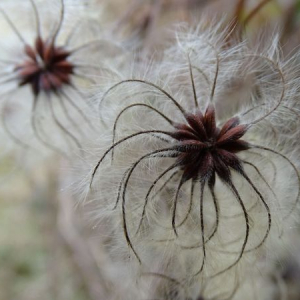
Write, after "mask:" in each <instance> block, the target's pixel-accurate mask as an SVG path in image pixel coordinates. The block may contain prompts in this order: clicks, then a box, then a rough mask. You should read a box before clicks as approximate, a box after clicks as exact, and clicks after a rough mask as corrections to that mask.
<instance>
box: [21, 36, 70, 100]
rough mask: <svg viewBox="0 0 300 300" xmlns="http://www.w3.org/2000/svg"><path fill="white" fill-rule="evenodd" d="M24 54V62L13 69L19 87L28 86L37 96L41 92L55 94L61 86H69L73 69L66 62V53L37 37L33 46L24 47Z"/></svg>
mask: <svg viewBox="0 0 300 300" xmlns="http://www.w3.org/2000/svg"><path fill="white" fill-rule="evenodd" d="M24 52H25V54H26V59H25V61H24V62H23V63H21V64H19V65H17V66H16V68H15V70H16V71H17V73H18V76H19V85H20V86H23V85H30V86H31V88H32V92H33V94H34V95H35V96H38V95H39V94H40V92H41V91H43V92H45V93H49V92H57V91H59V90H60V89H61V88H62V86H63V85H68V84H70V80H71V78H70V75H71V74H72V73H73V69H74V67H73V65H72V64H71V63H70V62H69V61H68V60H67V58H68V57H69V55H70V53H69V52H68V51H66V50H64V49H63V48H62V47H56V46H55V45H54V44H53V42H52V41H50V42H45V41H44V40H43V39H42V38H41V37H37V38H36V41H35V46H34V47H30V46H28V45H26V46H25V48H24Z"/></svg>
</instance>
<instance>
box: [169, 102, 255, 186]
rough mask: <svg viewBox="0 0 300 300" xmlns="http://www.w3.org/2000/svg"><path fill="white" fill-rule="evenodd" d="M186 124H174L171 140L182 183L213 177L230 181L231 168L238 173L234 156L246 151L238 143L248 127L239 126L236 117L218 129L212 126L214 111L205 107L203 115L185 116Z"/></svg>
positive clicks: (245, 143) (197, 113)
mask: <svg viewBox="0 0 300 300" xmlns="http://www.w3.org/2000/svg"><path fill="white" fill-rule="evenodd" d="M186 120H187V123H186V124H184V123H183V124H177V125H176V130H175V132H174V133H173V135H172V136H173V137H174V138H175V139H176V140H177V141H178V142H179V143H178V149H179V151H180V154H179V155H178V156H177V162H178V165H179V166H180V167H181V169H182V170H183V172H184V173H183V178H184V181H187V180H189V179H196V180H201V181H205V182H207V181H210V180H212V179H213V178H214V177H215V174H217V175H218V176H219V177H220V179H221V180H223V181H225V182H229V181H230V176H231V169H234V170H236V171H240V170H241V167H242V166H241V161H240V159H239V158H238V156H237V155H236V153H238V152H240V151H244V150H248V149H249V148H250V146H249V144H248V143H247V142H246V141H244V140H241V137H242V136H243V135H244V134H245V133H246V131H247V129H248V126H247V125H240V121H239V119H238V118H236V117H235V118H231V119H229V120H228V121H227V122H226V123H225V124H224V125H223V126H222V127H221V128H218V127H217V126H216V116H215V109H214V107H213V106H212V105H210V106H208V108H207V110H206V112H205V114H204V115H203V114H202V113H201V111H200V110H198V111H197V112H196V113H195V114H190V115H188V116H186Z"/></svg>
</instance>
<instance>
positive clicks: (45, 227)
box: [0, 0, 300, 300]
mask: <svg viewBox="0 0 300 300" xmlns="http://www.w3.org/2000/svg"><path fill="white" fill-rule="evenodd" d="M44 1H45V2H46V1H52V0H44ZM86 5H87V6H89V5H93V7H97V6H98V7H99V16H100V15H101V16H102V17H103V18H104V19H105V21H106V22H107V24H108V25H107V26H111V30H112V32H118V34H120V35H122V36H123V37H125V38H124V39H125V40H126V39H129V41H130V39H134V40H138V41H140V42H141V47H154V48H155V47H159V45H160V44H161V43H162V42H164V38H163V36H164V35H167V34H168V33H167V30H166V31H164V30H165V29H166V28H170V26H172V24H176V23H178V22H182V21H185V22H190V23H191V24H194V22H195V21H197V20H199V19H200V18H202V16H206V19H207V20H209V18H207V16H212V17H213V18H215V19H216V18H221V17H222V18H226V19H228V23H231V24H233V26H234V27H235V26H236V28H238V26H239V24H243V22H245V20H246V19H247V18H249V16H251V22H250V20H249V23H247V28H246V34H247V36H248V37H249V38H251V39H255V38H256V35H257V33H258V32H259V31H261V30H263V31H268V30H269V31H270V32H272V31H273V32H274V29H275V28H277V29H280V32H281V45H282V47H283V52H284V53H285V54H286V55H288V54H289V53H292V52H294V51H296V50H299V42H300V27H299V25H300V1H299V0H269V1H259V0H251V1H250V0H249V1H247V0H244V1H243V0H242V1H241V0H156V1H150V0H149V1H147V0H139V1H137V0H109V1H103V0H90V1H86ZM16 9H17V8H16ZM100 11H101V13H100ZM103 12H105V13H103ZM93 14H94V16H93V17H94V18H97V17H98V14H97V10H94V11H93ZM251 14H252V15H251ZM208 25H209V24H208ZM0 30H1V28H0ZM132 41H133V40H132ZM16 161H17V162H18V163H17V164H16ZM23 162H24V157H23V156H22V157H17V158H16V157H14V154H13V153H10V154H7V153H6V152H4V151H3V155H2V157H1V162H0V266H1V267H0V300H10V299H13V300H97V299H99V300H100V298H99V295H100V292H99V291H98V290H97V285H98V279H97V276H98V278H99V280H101V275H100V273H101V272H98V271H99V270H101V259H99V256H101V254H99V253H98V252H97V251H98V250H99V249H100V247H99V244H98V242H97V239H98V235H99V233H98V232H96V231H93V229H92V228H90V226H89V225H90V224H89V223H88V222H86V220H85V218H84V217H83V216H82V214H83V213H82V211H81V209H80V207H77V208H76V209H73V208H74V205H73V204H74V203H71V205H70V206H68V207H67V209H69V212H68V213H69V216H68V217H66V219H67V221H66V222H64V221H65V220H63V221H62V220H61V219H60V218H61V216H60V214H61V211H62V210H64V209H65V208H63V207H62V204H61V201H60V199H59V197H60V196H58V195H59V194H60V193H59V192H60V184H59V177H60V176H61V175H60V174H58V171H57V170H58V169H59V167H57V159H56V158H53V159H52V160H51V159H50V160H48V161H46V162H45V161H43V160H41V161H40V162H39V163H36V165H35V166H34V168H28V169H27V168H24V165H23ZM21 166H22V167H21ZM64 201H65V199H64ZM70 201H71V200H70ZM71 202H72V201H71ZM69 204H70V203H69ZM64 211H65V210H64ZM64 217H65V215H63V218H64ZM69 233H70V235H71V236H72V237H73V239H72V238H71V239H70V240H69V239H68V237H67V235H68V234H69ZM73 246H74V247H73ZM77 246H79V249H77V248H76V247H77ZM81 247H83V248H81ZM89 253H93V255H92V256H90V255H89ZM98 255H99V256H98ZM86 256H87V257H86ZM81 259H82V261H83V264H80V263H78V262H79V261H80V260H81ZM84 265H85V266H84ZM89 273H91V274H92V278H93V280H91V276H90V275H91V274H89ZM290 273H291V271H289V270H288V269H286V272H285V274H284V276H285V277H284V278H285V280H286V281H287V282H290V283H291V284H292V285H293V289H292V288H291V291H292V293H293V295H294V296H292V295H291V298H290V299H299V297H300V291H299V287H298V288H297V285H299V281H298V280H296V281H295V280H294V278H295V277H293V276H290ZM94 274H98V275H97V276H94ZM298 279H299V277H298ZM91 281H94V282H91Z"/></svg>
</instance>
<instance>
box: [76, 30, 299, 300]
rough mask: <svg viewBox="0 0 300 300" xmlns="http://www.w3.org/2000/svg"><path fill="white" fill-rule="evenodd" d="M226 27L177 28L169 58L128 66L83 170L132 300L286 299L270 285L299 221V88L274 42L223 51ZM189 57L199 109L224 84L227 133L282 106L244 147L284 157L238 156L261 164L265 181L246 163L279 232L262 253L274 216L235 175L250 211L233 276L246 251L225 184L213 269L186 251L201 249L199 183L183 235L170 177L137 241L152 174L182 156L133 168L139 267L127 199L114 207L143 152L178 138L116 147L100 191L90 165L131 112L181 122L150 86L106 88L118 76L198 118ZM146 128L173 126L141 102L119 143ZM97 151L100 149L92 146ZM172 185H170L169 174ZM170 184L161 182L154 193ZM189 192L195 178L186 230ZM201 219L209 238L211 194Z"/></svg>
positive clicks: (220, 117)
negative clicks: (293, 106)
mask: <svg viewBox="0 0 300 300" xmlns="http://www.w3.org/2000/svg"><path fill="white" fill-rule="evenodd" d="M220 28H221V27H216V28H215V29H214V30H211V29H210V28H206V29H204V30H203V29H202V28H201V26H199V27H198V28H197V29H196V30H194V31H187V30H186V29H184V28H180V29H179V30H178V31H177V39H176V41H175V42H174V44H173V45H171V46H170V47H169V48H168V49H167V50H166V51H165V53H164V55H162V59H161V60H159V61H155V62H154V61H151V63H150V64H148V65H147V66H146V67H145V64H144V63H142V64H140V63H135V64H134V67H132V64H130V63H128V64H126V65H125V66H124V68H123V69H118V76H115V78H111V77H110V78H109V80H108V81H107V85H106V86H105V85H104V86H102V87H101V91H100V93H99V96H98V99H99V110H100V115H101V116H102V118H103V128H102V129H101V135H99V136H100V138H99V139H98V141H97V142H96V143H94V144H96V146H95V147H94V148H91V147H90V146H88V147H87V150H86V152H87V153H89V156H88V157H87V158H86V160H85V161H84V164H83V165H84V168H85V169H89V174H88V175H87V177H86V178H85V179H84V180H83V181H82V185H81V187H80V189H81V192H82V193H83V194H85V200H86V203H89V204H90V205H91V206H92V207H93V209H92V213H93V216H94V217H95V218H96V219H97V220H98V221H99V222H100V224H104V225H102V226H105V227H104V228H105V229H106V230H105V235H107V237H108V238H107V243H108V246H107V247H108V249H109V251H110V252H111V256H112V257H113V259H114V260H115V261H118V262H116V266H119V267H120V265H119V264H121V265H123V266H124V272H125V273H124V274H126V273H127V274H128V276H127V277H128V278H126V286H127V287H128V289H127V290H128V297H126V296H125V297H124V298H122V299H132V298H130V297H132V294H131V293H134V294H135V293H138V294H139V295H140V296H139V298H138V299H150V298H155V299H158V298H159V299H182V300H183V299H193V300H194V299H195V300H196V299H198V298H197V297H199V295H201V296H202V297H203V299H216V300H217V299H249V300H250V299H259V300H267V299H273V298H272V297H273V296H274V293H275V294H276V293H278V286H276V284H274V280H273V278H275V277H276V276H275V275H276V274H274V273H275V271H274V270H275V267H274V266H275V264H276V260H277V258H278V256H279V255H280V253H281V252H282V251H283V249H286V248H288V247H289V243H290V241H289V235H290V232H292V231H293V227H294V225H295V216H298V205H295V203H296V202H297V201H298V196H299V195H298V193H299V181H298V179H299V178H298V176H299V174H298V171H297V170H295V168H296V167H297V165H298V161H297V160H298V158H297V156H296V155H295V149H294V148H293V147H292V145H293V143H292V139H291V137H295V136H297V135H298V132H296V131H295V132H291V128H295V127H293V126H291V124H292V123H293V122H295V119H291V118H290V115H293V113H292V112H291V110H287V109H285V107H284V106H289V103H290V101H292V100H291V99H293V98H294V97H296V96H295V94H293V93H295V91H296V90H297V87H296V86H295V82H293V80H291V78H290V76H287V75H288V74H289V71H290V67H289V64H288V63H284V62H282V61H281V60H280V55H279V51H278V49H277V42H276V38H274V39H273V41H274V40H275V42H273V43H271V44H269V45H268V46H264V47H263V48H262V49H259V50H257V49H253V48H251V47H250V46H248V45H247V43H246V42H244V43H241V44H238V45H237V46H234V47H232V46H226V45H225V44H224V40H225V35H226V31H223V30H221V29H220ZM189 60H190V62H191V65H192V66H193V67H192V72H193V76H194V80H195V88H196V92H197V97H198V103H199V106H200V108H201V110H202V112H204V110H205V109H206V106H207V104H208V102H209V99H210V94H211V90H212V86H213V82H214V80H216V89H215V95H214V97H213V102H214V104H215V107H216V111H217V121H218V122H217V124H218V126H221V124H224V122H225V121H226V120H228V119H229V118H231V117H233V116H239V117H240V119H241V123H242V124H246V123H248V124H249V123H251V122H253V121H255V120H258V119H260V118H262V117H263V116H264V115H266V114H268V112H269V111H271V110H272V109H273V108H274V107H276V106H277V104H278V103H279V101H280V105H279V106H278V107H277V109H276V110H274V111H273V112H272V113H271V114H270V115H268V116H267V117H266V118H265V119H262V120H261V121H260V122H258V123H257V124H255V125H253V127H252V128H250V129H249V131H248V132H247V133H246V135H245V136H244V137H243V139H244V140H246V141H248V142H250V143H253V144H256V145H261V146H264V147H269V148H271V149H272V150H274V151H277V152H280V153H281V154H283V155H284V157H283V156H280V155H278V154H274V153H271V152H267V151H264V150H261V149H254V150H250V151H243V152H241V153H239V154H238V156H239V157H240V158H241V159H243V160H246V161H249V162H251V163H252V164H254V165H255V166H256V167H257V168H258V169H259V170H260V172H261V174H262V176H263V177H264V180H263V179H262V178H261V176H260V175H259V173H258V172H257V171H255V169H254V168H253V167H251V166H249V165H244V167H245V171H246V173H247V175H248V176H249V177H250V178H251V180H252V181H253V183H254V184H255V186H256V187H257V189H258V190H259V191H260V192H261V194H262V195H263V197H264V199H265V201H266V203H267V205H268V207H269V208H270V211H271V215H272V226H271V230H270V233H269V235H268V238H267V239H266V241H265V242H264V243H263V245H261V246H260V247H259V248H258V249H256V246H257V245H259V244H260V242H261V241H262V239H263V237H264V235H265V233H266V230H267V227H268V215H267V212H266V209H265V207H264V205H263V204H262V202H261V200H260V199H259V197H258V196H257V194H256V193H255V192H254V191H253V189H251V187H250V186H249V184H248V183H247V182H246V181H245V180H244V179H242V177H241V176H239V175H238V174H234V172H232V174H233V181H234V184H235V186H236V187H237V189H238V192H239V194H240V195H241V198H242V200H243V202H244V204H245V206H246V209H247V212H248V214H249V219H250V221H249V224H250V233H249V240H248V244H247V247H246V249H245V253H244V254H243V256H242V258H241V260H240V261H239V263H237V264H236V265H234V266H233V267H232V268H230V270H227V271H226V272H223V271H224V270H225V269H226V268H227V267H228V266H230V265H232V264H233V262H234V261H235V260H236V259H237V258H238V256H239V253H240V251H241V247H242V243H243V239H244V235H245V220H244V216H243V213H242V211H241V208H240V206H239V205H238V204H237V201H236V199H235V197H234V196H233V194H232V192H231V191H230V190H229V189H228V188H227V187H225V186H224V184H222V183H221V182H220V181H219V180H217V183H216V186H215V193H216V196H217V199H218V204H219V209H220V224H219V228H218V231H217V234H216V235H215V236H214V237H213V238H212V239H211V240H210V241H209V242H208V243H207V244H206V260H205V265H204V269H203V271H202V272H201V273H200V274H198V275H196V276H195V274H196V273H197V272H198V271H199V269H200V266H201V262H202V259H203V252H202V247H199V246H198V247H196V248H194V249H186V248H187V247H188V246H193V245H197V244H199V243H200V241H201V227H200V219H199V199H200V188H199V183H198V184H196V188H195V192H194V205H193V208H192V211H191V214H190V216H189V217H188V219H187V222H185V223H184V224H183V225H182V226H181V227H180V228H178V237H177V238H176V236H175V235H174V232H173V230H172V226H171V218H172V213H171V211H172V205H173V202H172V201H173V199H174V191H175V189H176V187H177V185H178V180H179V179H178V178H177V180H172V181H170V182H169V183H168V184H167V185H166V188H165V189H164V190H163V191H162V192H161V193H158V194H157V195H156V197H155V198H151V197H150V201H149V205H148V207H147V211H146V218H145V220H144V222H143V226H142V229H141V231H140V232H139V234H138V235H135V231H136V229H137V226H138V224H139V220H140V217H141V212H142V207H143V204H144V199H145V195H146V193H147V191H148V189H149V187H150V186H151V184H152V183H153V181H154V180H155V178H157V176H158V175H159V174H161V172H162V171H163V170H165V169H166V168H167V167H168V166H170V165H171V164H172V163H173V162H174V159H173V158H167V157H163V158H158V157H152V158H149V159H145V160H143V161H142V162H141V164H140V165H139V167H138V168H137V169H136V170H135V171H134V172H133V174H132V177H131V180H130V182H129V184H128V186H127V190H126V206H125V207H126V224H127V229H128V233H129V236H130V239H131V241H132V245H133V247H134V249H135V251H136V252H137V253H138V256H139V257H140V258H141V261H142V264H141V265H140V264H139V263H138V261H137V259H136V257H135V255H134V253H133V251H132V249H130V248H129V247H128V245H127V243H126V240H125V237H124V229H123V227H124V224H123V217H122V203H121V202H122V193H121V198H120V201H119V204H118V206H117V208H116V209H113V207H114V205H115V202H116V198H117V194H118V188H119V183H120V181H121V180H122V178H123V176H124V172H125V171H126V169H127V168H129V167H130V166H131V165H132V163H134V162H135V161H136V160H137V159H139V158H140V157H142V156H143V155H145V154H146V153H149V152H151V151H154V150H156V149H160V148H164V147H168V146H170V142H165V141H163V140H160V139H158V138H157V137H155V136H153V135H146V136H144V137H143V136H141V137H135V138H132V139H129V140H128V141H126V142H124V143H123V144H120V145H119V146H117V147H116V148H115V151H114V159H113V162H112V161H111V153H109V154H108V155H107V157H106V158H105V160H104V161H103V163H102V164H101V165H100V167H99V169H97V172H96V174H95V177H94V179H93V183H92V188H91V189H90V187H89V184H90V182H91V181H90V180H91V174H92V171H93V168H94V167H95V166H96V164H97V162H98V161H99V159H100V158H101V157H102V155H103V153H104V152H105V151H106V150H107V149H109V147H110V146H111V145H112V130H113V126H114V122H115V119H116V117H117V116H118V114H119V113H120V112H121V111H122V110H123V109H124V108H126V107H127V106H128V105H132V104H135V103H143V104H148V105H151V106H153V107H155V108H156V109H158V110H159V111H160V112H162V113H164V114H165V115H167V116H168V117H169V118H170V119H172V120H173V121H175V122H179V123H180V122H182V123H183V122H184V120H183V118H182V116H181V115H180V113H179V112H178V110H177V109H176V107H175V106H174V104H173V103H172V102H171V101H170V99H168V97H166V95H165V94H164V93H163V92H161V91H160V90H159V89H158V88H155V87H153V86H150V85H149V84H144V83H141V82H124V83H122V84H119V85H117V86H116V87H115V88H113V89H112V90H110V91H109V92H107V91H108V90H109V89H110V88H111V87H112V86H114V85H115V84H118V82H120V81H121V80H128V79H138V80H145V81H147V82H151V83H153V84H155V85H157V86H159V87H160V88H161V89H163V90H164V91H166V92H167V93H169V94H170V95H172V96H173V97H174V98H175V99H176V100H177V101H178V102H179V103H180V104H181V105H182V106H183V107H184V108H185V109H186V110H187V111H188V112H191V113H192V112H194V106H193V105H194V104H193V90H192V85H191V79H190V73H189V67H188V61H189ZM217 68H218V77H217V78H216V77H215V75H216V70H217ZM281 95H283V98H282V99H281ZM251 108H254V109H253V110H251ZM249 110H250V111H249ZM247 111H249V113H246V112H247ZM296 128H297V127H296ZM296 128H295V129H296ZM145 130H172V127H171V126H170V125H169V124H168V123H167V122H166V121H165V120H164V119H163V118H162V117H161V116H160V115H159V114H157V113H156V112H154V111H151V110H149V109H148V108H146V107H145V106H137V107H135V108H131V109H128V110H127V111H126V112H125V113H124V114H123V115H122V116H121V117H120V119H119V122H118V126H117V130H116V141H118V140H121V139H122V138H124V137H126V136H129V135H130V134H133V133H136V132H139V131H145ZM287 132H289V136H288V137H287V136H286V134H287ZM88 144H91V141H90V142H89V141H87V145H88ZM285 157H286V158H288V159H289V160H290V162H289V161H288V160H287V159H286V158H285ZM179 174H180V173H179ZM164 178H165V180H166V179H167V178H168V176H165V177H164ZM165 180H163V179H162V180H160V181H159V183H158V184H157V186H156V187H155V188H154V190H153V194H155V193H156V191H158V190H159V188H160V187H161V186H162V185H163V183H164V182H165ZM190 184H191V182H187V183H186V184H185V185H184V186H183V187H182V189H181V191H180V194H179V197H180V201H179V204H178V209H177V216H176V219H177V223H179V222H180V220H182V219H183V218H184V216H185V215H186V211H187V209H188V207H189V206H188V202H189V195H190V188H191V187H190ZM270 188H271V189H270ZM274 194H275V195H274ZM204 211H205V228H206V237H207V236H208V234H209V233H208V232H211V231H212V230H213V226H214V223H215V220H216V217H215V212H214V208H213V202H212V198H211V195H210V193H209V190H208V187H207V186H206V187H205V191H204ZM119 267H118V268H119ZM120 272H121V271H120ZM121 281H122V280H121ZM122 283H123V282H120V284H122ZM147 287H148V288H149V289H147ZM135 295H136V294H135Z"/></svg>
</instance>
